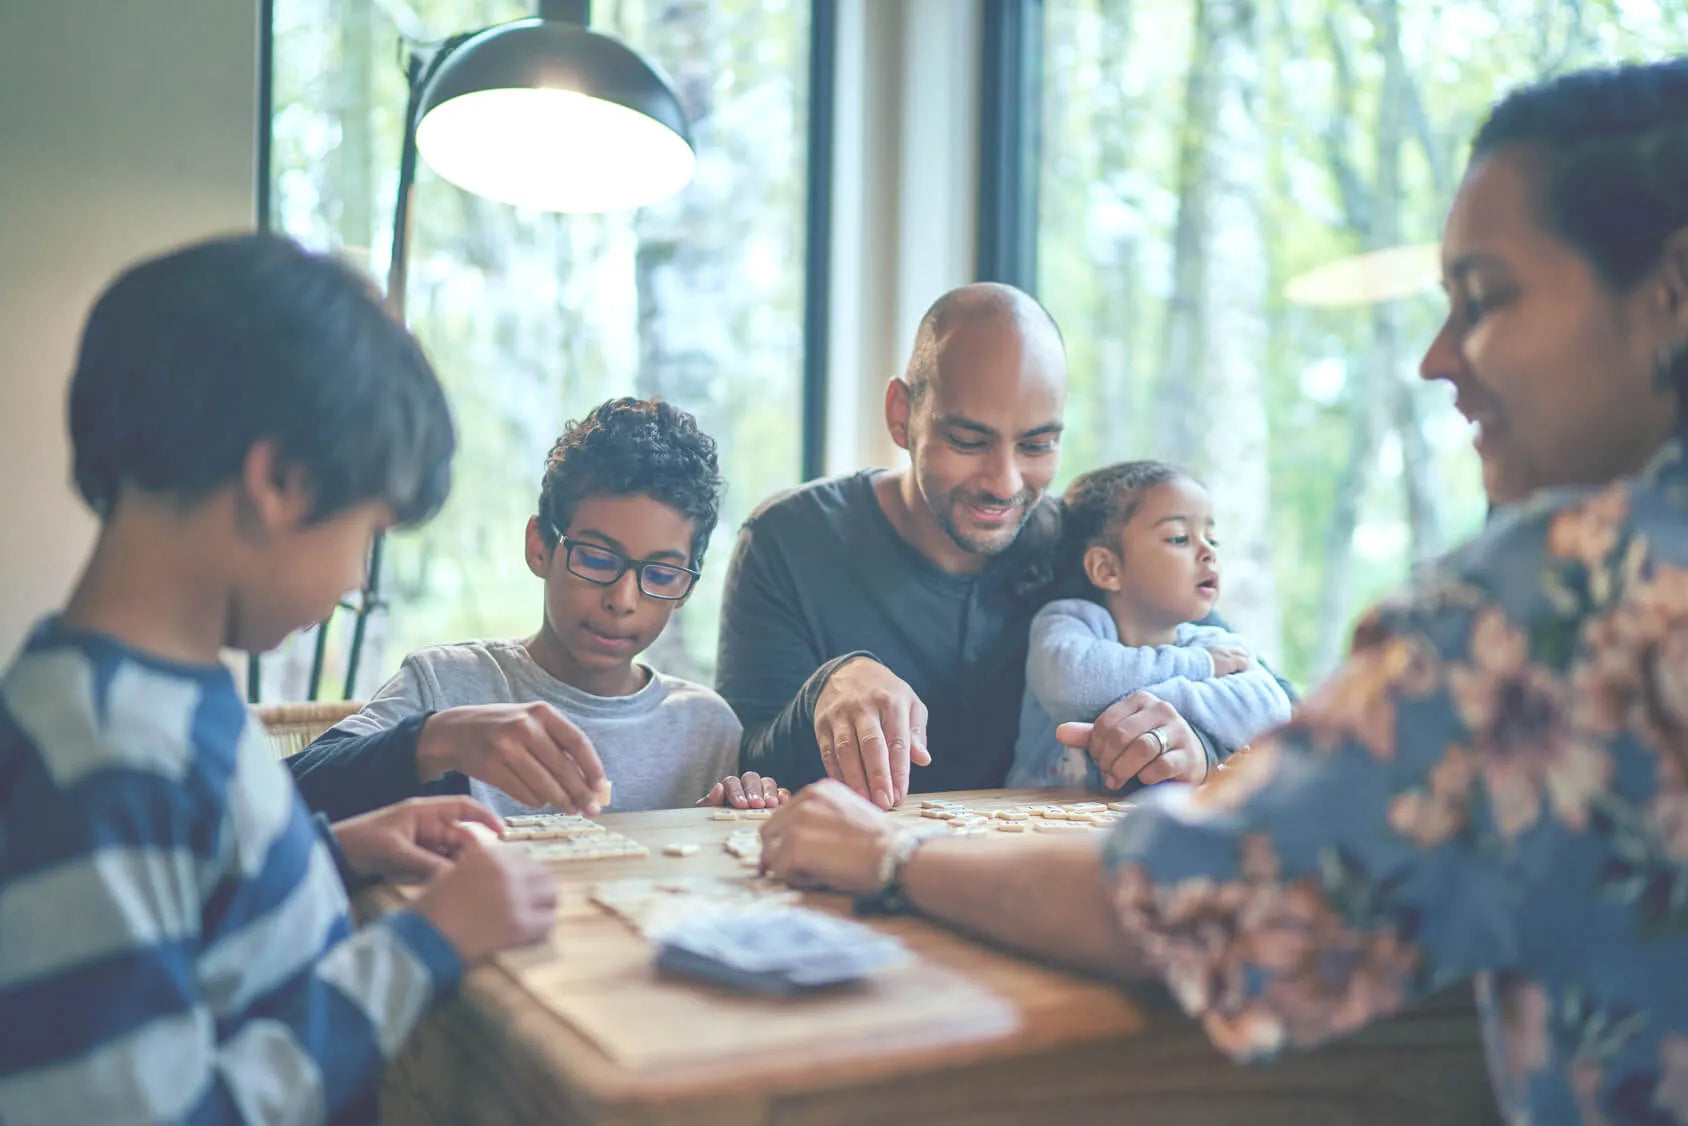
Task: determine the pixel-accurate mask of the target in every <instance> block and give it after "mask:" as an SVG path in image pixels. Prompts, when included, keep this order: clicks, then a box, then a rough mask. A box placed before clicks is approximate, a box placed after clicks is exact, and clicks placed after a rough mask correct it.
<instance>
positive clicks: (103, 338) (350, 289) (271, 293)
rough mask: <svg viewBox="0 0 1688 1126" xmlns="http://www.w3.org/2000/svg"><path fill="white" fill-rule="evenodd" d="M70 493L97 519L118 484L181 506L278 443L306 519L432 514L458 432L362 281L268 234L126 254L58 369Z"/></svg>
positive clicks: (413, 350)
mask: <svg viewBox="0 0 1688 1126" xmlns="http://www.w3.org/2000/svg"><path fill="white" fill-rule="evenodd" d="M70 440H71V448H72V451H73V466H74V470H73V471H74V475H75V479H76V487H77V490H78V491H79V492H80V493H81V494H82V497H83V499H84V500H86V501H87V502H88V505H89V506H90V507H91V508H92V509H93V510H94V512H95V513H97V514H98V515H99V516H101V517H103V518H109V517H110V516H111V514H112V512H113V511H114V510H115V509H116V508H117V506H118V505H119V504H120V503H121V502H122V498H123V494H124V492H125V491H126V490H128V489H130V488H134V489H140V490H143V491H145V492H148V493H155V494H159V495H162V496H169V497H174V498H176V499H178V500H181V501H183V502H187V503H192V502H194V501H197V500H200V499H202V498H203V497H205V496H206V495H208V494H209V493H211V492H213V491H215V490H216V489H218V488H219V487H221V486H222V485H224V484H225V483H227V482H228V481H230V480H233V479H234V478H236V477H238V476H239V475H240V473H241V467H242V465H243V464H244V463H245V460H246V456H247V454H248V453H249V452H250V451H251V449H252V447H253V446H254V445H255V444H256V443H258V442H261V441H271V442H274V443H275V446H276V452H277V455H278V458H279V460H280V462H281V464H282V465H284V466H287V467H296V468H298V469H300V470H302V471H303V472H304V474H305V478H306V480H307V481H308V482H309V485H310V487H311V489H312V490H313V496H314V501H313V508H312V512H311V519H312V520H322V519H326V518H328V517H330V516H332V515H334V514H335V513H337V512H340V511H342V510H344V509H346V508H349V507H351V506H353V505H356V504H361V503H364V502H366V501H372V500H373V501H383V502H385V503H386V504H388V505H390V506H391V507H392V509H393V512H394V514H395V516H396V518H397V520H398V522H399V523H400V524H403V525H408V524H418V523H421V522H422V521H424V520H426V519H427V518H428V517H429V516H431V515H433V514H434V513H435V512H436V511H438V509H439V507H440V506H441V505H442V504H443V503H445V498H446V494H447V493H448V492H450V489H451V457H452V453H453V452H454V450H455V447H456V437H455V434H454V432H453V430H452V424H451V413H450V411H449V410H448V408H447V406H446V401H445V394H444V392H443V391H442V390H441V389H440V385H439V381H438V379H436V378H435V376H434V370H433V368H432V367H431V366H430V365H429V363H428V359H427V357H426V356H424V355H423V354H422V349H421V348H420V347H419V346H418V345H417V343H416V341H415V339H414V338H412V337H411V335H410V333H408V332H407V331H405V329H404V326H402V325H400V324H399V323H398V322H397V321H396V320H395V319H394V318H393V317H392V316H391V314H389V313H388V312H387V310H386V308H385V307H384V306H383V305H382V303H381V299H380V297H379V296H378V295H377V294H376V292H375V290H374V288H373V287H372V286H371V285H370V283H369V282H368V280H367V279H365V278H364V277H363V276H362V275H361V274H359V273H358V272H357V271H356V270H354V269H353V268H352V267H351V266H349V265H346V264H345V263H343V262H340V261H339V260H337V259H335V258H332V257H330V256H329V255H326V254H316V253H312V252H310V251H307V250H305V249H304V248H303V247H301V246H299V245H298V244H297V243H295V242H293V241H291V240H289V239H285V238H281V237H278V236H275V235H265V234H246V235H236V236H231V237H225V238H217V239H212V240H210V241H207V242H201V243H197V244H195V245H192V246H188V247H185V248H183V249H180V250H176V251H172V252H170V253H168V254H164V255H161V256H159V257H156V258H151V259H148V260H146V261H143V262H141V263H139V264H137V265H135V266H131V267H130V268H129V269H127V270H125V271H124V272H123V273H121V274H119V275H118V277H117V278H116V280H114V281H113V282H112V283H111V284H110V285H109V286H108V287H107V288H106V290H105V292H104V293H102V294H101V295H100V298H99V300H98V301H97V302H95V304H94V308H93V311H92V312H90V313H89V315H88V322H87V324H86V325H85V326H84V327H83V330H82V342H81V348H80V351H79V353H78V356H77V360H76V372H75V374H74V376H73V377H72V379H71V384H70Z"/></svg>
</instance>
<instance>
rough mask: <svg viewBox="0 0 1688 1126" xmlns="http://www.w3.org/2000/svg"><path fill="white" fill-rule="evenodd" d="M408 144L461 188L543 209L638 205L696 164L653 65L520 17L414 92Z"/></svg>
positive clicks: (608, 44)
mask: <svg viewBox="0 0 1688 1126" xmlns="http://www.w3.org/2000/svg"><path fill="white" fill-rule="evenodd" d="M418 114H419V121H418V124H417V127H416V146H417V151H418V152H420V153H421V155H422V159H423V160H425V161H427V163H428V164H429V165H430V166H431V167H432V168H433V169H434V171H435V172H437V173H439V175H440V176H442V177H444V178H445V179H447V180H449V181H451V182H452V183H454V184H456V185H457V186H458V187H460V188H463V189H465V190H467V191H471V192H474V193H475V194H477V195H483V196H486V197H488V198H489V199H495V200H498V201H500V202H503V203H509V204H514V205H516V206H522V207H535V208H539V209H542V210H546V211H614V210H621V209H623V208H632V207H641V206H644V205H645V204H647V203H653V202H655V201H656V200H659V199H662V198H664V197H665V196H669V195H672V194H673V193H674V192H677V191H679V190H680V189H681V188H683V187H685V186H686V184H687V183H688V182H690V180H691V178H692V173H693V171H694V170H695V169H696V167H697V159H696V155H695V154H694V153H693V151H692V146H691V138H690V136H689V132H688V129H687V125H686V117H685V114H684V113H683V112H682V111H681V109H680V101H679V99H678V98H677V97H676V96H675V94H674V90H673V87H672V86H671V85H670V84H669V82H668V80H667V79H666V78H665V77H664V76H663V74H662V73H661V71H659V70H658V69H657V68H656V66H655V65H653V64H652V63H651V62H650V61H648V60H647V59H645V57H644V56H642V55H640V54H639V53H638V52H636V51H634V50H632V49H631V48H629V47H627V46H626V45H625V44H622V43H620V42H618V41H617V40H615V39H611V38H609V37H608V36H603V35H598V34H596V33H594V32H591V31H588V30H586V29H585V28H584V27H580V26H578V25H575V24H569V23H563V22H558V21H549V20H538V19H532V20H518V21H516V22H514V23H507V24H501V25H499V26H497V27H493V28H488V29H487V30H486V31H483V32H481V33H480V34H478V35H476V36H474V37H473V38H471V39H469V40H466V41H465V42H464V43H463V44H462V45H460V46H459V47H457V49H456V50H454V51H452V52H451V54H450V56H449V57H447V58H446V59H445V60H443V62H442V63H441V64H440V67H439V69H438V71H437V72H436V73H435V74H434V76H433V78H432V80H431V81H429V83H428V85H427V88H426V89H424V90H423V92H422V101H421V105H420V108H419V110H418Z"/></svg>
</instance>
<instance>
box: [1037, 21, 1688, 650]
mask: <svg viewBox="0 0 1688 1126" xmlns="http://www.w3.org/2000/svg"><path fill="white" fill-rule="evenodd" d="M1043 9H1044V19H1045V24H1044V29H1043V49H1042V50H1043V53H1042V58H1041V65H1042V71H1041V75H1042V91H1043V93H1042V106H1041V107H1040V108H1041V118H1040V120H1039V132H1040V133H1041V154H1040V158H1039V162H1038V169H1039V179H1038V212H1039V213H1038V216H1037V224H1038V226H1037V246H1038V276H1037V290H1038V294H1039V296H1040V297H1041V298H1042V299H1043V300H1044V301H1045V302H1046V303H1047V304H1048V306H1049V307H1050V309H1051V311H1052V312H1053V313H1054V315H1055V317H1056V318H1057V320H1058V321H1059V322H1060V323H1061V326H1062V328H1063V330H1064V331H1065V334H1066V338H1067V343H1068V347H1069V349H1070V352H1071V361H1072V369H1073V387H1072V396H1071V400H1070V406H1069V408H1068V427H1069V428H1068V432H1067V433H1068V437H1067V440H1066V451H1065V455H1064V459H1063V471H1064V474H1065V476H1066V477H1067V478H1070V477H1071V476H1072V475H1073V474H1075V473H1077V472H1081V471H1083V470H1085V469H1088V468H1092V467H1094V466H1096V465H1099V464H1103V463H1106V462H1111V461H1117V460H1123V459H1127V458H1138V457H1162V458H1168V459H1170V460H1173V461H1176V462H1179V463H1181V464H1184V465H1186V466H1188V467H1189V468H1191V469H1192V470H1194V471H1195V473H1196V474H1197V475H1198V476H1199V477H1200V478H1201V479H1202V480H1203V481H1204V482H1205V483H1206V484H1207V485H1208V487H1209V488H1210V490H1211V491H1212V492H1213V495H1214V502H1215V509H1216V513H1217V515H1218V519H1219V523H1220V527H1219V532H1220V536H1221V542H1222V543H1223V544H1224V548H1223V553H1222V557H1223V561H1224V565H1225V571H1226V577H1225V584H1224V588H1225V595H1224V597H1223V600H1222V603H1221V609H1222V612H1223V613H1225V615H1226V616H1227V617H1228V618H1229V619H1231V621H1232V622H1233V624H1234V625H1235V626H1237V628H1238V629H1239V631H1240V632H1242V633H1243V634H1244V635H1245V636H1246V637H1248V639H1249V640H1250V641H1252V642H1253V643H1254V644H1256V645H1257V646H1258V647H1259V648H1260V649H1261V650H1262V651H1263V652H1264V653H1266V654H1268V655H1269V656H1270V657H1273V658H1275V659H1276V660H1277V661H1278V662H1279V663H1280V664H1281V667H1282V668H1283V669H1284V670H1285V671H1286V672H1287V673H1288V674H1289V675H1290V676H1291V677H1293V678H1294V679H1296V680H1297V681H1299V682H1302V683H1307V682H1309V681H1311V680H1314V679H1316V678H1317V677H1318V676H1320V675H1321V674H1323V673H1324V672H1326V671H1328V670H1329V669H1330V668H1331V667H1332V665H1333V664H1334V663H1335V661H1336V660H1337V658H1338V657H1340V655H1341V653H1342V651H1343V650H1344V648H1345V647H1346V644H1347V636H1348V631H1349V629H1350V628H1351V626H1352V623H1353V619H1354V617H1355V616H1356V614H1357V613H1358V612H1360V611H1361V610H1363V609H1364V608H1365V606H1366V605H1367V604H1369V603H1370V602H1372V601H1374V600H1375V599H1376V598H1377V597H1378V596H1379V595H1380V594H1383V593H1386V592H1387V591H1388V590H1389V589H1390V588H1393V587H1396V586H1398V585H1399V584H1401V583H1402V582H1403V580H1404V579H1405V578H1406V577H1407V571H1408V568H1409V566H1410V565H1411V564H1412V563H1413V562H1415V561H1419V560H1424V559H1428V558H1431V557H1433V556H1435V555H1437V554H1438V553H1440V552H1442V551H1444V550H1446V549H1447V548H1448V547H1450V546H1452V545H1453V544H1455V543H1457V542H1458V541H1460V540H1461V539H1464V538H1465V537H1467V536H1468V535H1470V534H1471V533H1472V532H1473V531H1475V530H1476V529H1478V528H1479V527H1480V526H1481V523H1482V520H1483V516H1484V511H1485V506H1484V502H1483V498H1482V489H1481V481H1480V477H1479V474H1478V467H1477V461H1476V457H1475V455H1474V454H1473V453H1472V452H1471V449H1470V441H1469V430H1468V427H1467V425H1466V424H1465V422H1464V421H1463V419H1461V418H1460V417H1459V415H1458V414H1457V413H1455V412H1454V410H1453V407H1452V399H1451V396H1450V394H1449V393H1448V390H1447V388H1446V387H1443V386H1431V385H1425V384H1423V383H1421V382H1420V381H1419V380H1418V379H1417V377H1416V367H1417V362H1418V359H1419V355H1420V352H1421V351H1422V349H1423V348H1424V347H1425V346H1427V345H1428V344H1429V342H1430V339H1431V337H1432V335H1433V333H1434V331H1435V328H1436V325H1437V324H1438V323H1439V321H1440V318H1441V316H1442V315H1443V311H1444V305H1443V299H1442V297H1441V296H1440V294H1439V293H1438V292H1437V291H1436V286H1435V283H1434V273H1433V270H1430V271H1427V272H1426V275H1425V278H1424V281H1425V285H1424V286H1423V291H1422V292H1421V293H1418V294H1417V295H1415V296H1411V297H1407V298H1402V299H1399V300H1392V301H1388V302H1385V303H1381V304H1372V305H1357V306H1352V307H1348V308H1320V307H1309V306H1304V305H1298V304H1295V303H1292V302H1290V301H1289V300H1287V299H1286V298H1285V296H1284V293H1285V288H1286V285H1287V284H1288V283H1289V282H1290V281H1291V280H1292V279H1294V278H1296V277H1298V276H1300V275H1302V274H1304V273H1306V272H1307V271H1309V270H1311V269H1313V268H1315V267H1318V266H1321V265H1324V264H1326V263H1329V262H1332V261H1334V260H1338V259H1342V258H1345V257H1347V256H1350V255H1354V254H1357V253H1360V252H1362V251H1367V250H1375V249H1381V248H1388V247H1396V246H1403V245H1412V244H1424V243H1434V242H1435V241H1436V240H1437V238H1438V236H1439V234H1440V227H1441V222H1442V218H1443V216H1444V214H1445V212H1446V209H1447V205H1448V202H1449V200H1450V199H1451V198H1452V194H1453V191H1454V188H1455V187H1456V185H1457V183H1458V178H1459V176H1460V174H1461V171H1462V168H1463V164H1464V160H1465V152H1466V148H1467V146H1468V144H1469V141H1470V138H1471V135H1472V133H1473V131H1474V130H1475V128H1476V126H1477V124H1478V123H1479V122H1480V121H1481V120H1482V117H1483V116H1484V114H1485V113H1486V111H1487V109H1488V107H1489V105H1490V104H1491V102H1492V101H1493V100H1494V99H1495V98H1496V97H1497V96H1499V95H1500V94H1502V93H1504V92H1505V91H1506V90H1507V89H1509V88H1511V87H1513V86H1515V85H1518V84H1520V83H1523V82H1526V81H1530V80H1533V79H1535V78H1538V77H1541V76H1545V75H1549V74H1552V73H1556V72H1559V71H1563V70H1565V69H1569V68H1575V67H1580V66H1585V65H1590V64H1594V63H1599V62H1610V61H1616V60H1620V59H1656V58H1661V57H1666V56H1669V55H1672V54H1681V53H1683V52H1684V51H1688V7H1685V6H1684V5H1683V4H1682V3H1681V0H1044V3H1043ZM1432 260H1433V259H1432Z"/></svg>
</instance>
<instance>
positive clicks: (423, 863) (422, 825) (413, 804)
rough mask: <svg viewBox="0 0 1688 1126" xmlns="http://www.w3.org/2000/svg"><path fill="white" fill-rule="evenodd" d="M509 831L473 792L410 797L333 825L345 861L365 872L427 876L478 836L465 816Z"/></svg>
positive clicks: (441, 868) (448, 864)
mask: <svg viewBox="0 0 1688 1126" xmlns="http://www.w3.org/2000/svg"><path fill="white" fill-rule="evenodd" d="M464 821H473V822H476V823H478V824H481V825H485V826H486V827H487V828H489V829H491V830H492V831H493V832H494V833H502V832H503V831H504V823H503V822H501V821H500V820H499V819H498V816H497V815H496V814H494V813H493V812H492V810H490V809H488V808H487V807H486V806H484V805H482V804H481V803H480V802H478V801H475V800H473V799H472V798H464V797H440V798H411V799H409V800H408V801H401V802H399V803H398V804H396V805H389V806H385V807H383V808H381V809H377V810H374V811H373V812H370V813H364V814H360V815H359V816H357V817H348V818H347V819H346V820H344V821H337V822H335V823H334V825H333V826H332V828H333V830H334V839H335V840H336V841H337V842H339V845H340V851H341V853H342V854H344V855H345V857H346V863H347V864H348V865H349V866H350V867H351V869H352V871H354V872H356V873H357V874H358V875H360V876H408V877H413V878H426V877H428V876H432V875H435V874H437V873H439V872H443V871H445V870H446V869H447V868H449V867H451V861H452V859H453V858H454V857H455V856H456V855H457V854H458V852H459V851H461V850H462V848H463V846H464V845H465V844H467V843H468V842H469V841H470V840H471V839H473V833H472V832H471V831H470V830H469V829H467V828H465V827H464V826H463V825H462V824H461V822H464Z"/></svg>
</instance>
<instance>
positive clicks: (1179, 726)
mask: <svg viewBox="0 0 1688 1126" xmlns="http://www.w3.org/2000/svg"><path fill="white" fill-rule="evenodd" d="M1055 737H1056V738H1057V739H1059V740H1060V741H1061V742H1062V743H1064V744H1066V745H1067V746H1069V747H1078V748H1079V749H1081V750H1083V751H1085V752H1086V753H1088V754H1089V755H1090V757H1091V758H1093V759H1095V760H1096V765H1097V766H1098V767H1100V768H1101V771H1102V779H1103V781H1104V783H1105V784H1106V785H1107V787H1108V788H1109V789H1110V790H1117V789H1119V788H1120V787H1121V786H1123V785H1125V784H1126V783H1127V782H1129V781H1130V780H1131V779H1133V778H1136V779H1138V780H1139V781H1141V782H1143V783H1145V784H1152V783H1155V782H1167V781H1179V782H1191V783H1196V784H1199V783H1201V782H1203V781H1205V780H1206V779H1207V767H1208V762H1207V752H1206V751H1205V750H1203V749H1202V744H1201V740H1200V739H1198V738H1197V737H1196V733H1195V732H1194V731H1192V730H1190V725H1189V724H1188V723H1186V722H1185V721H1184V717H1183V716H1181V715H1179V714H1178V710H1177V709H1176V708H1174V707H1173V706H1172V705H1171V704H1169V703H1167V702H1166V701H1165V700H1162V699H1161V698H1160V697H1159V696H1156V695H1154V694H1153V693H1151V692H1133V693H1132V694H1131V695H1129V696H1127V697H1126V698H1125V699H1123V700H1120V701H1119V702H1118V703H1115V704H1113V705H1112V706H1110V707H1109V708H1108V709H1107V710H1106V711H1104V712H1103V713H1102V714H1101V715H1099V716H1097V717H1096V722H1095V723H1063V724H1061V725H1060V726H1059V727H1057V728H1056V729H1055Z"/></svg>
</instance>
